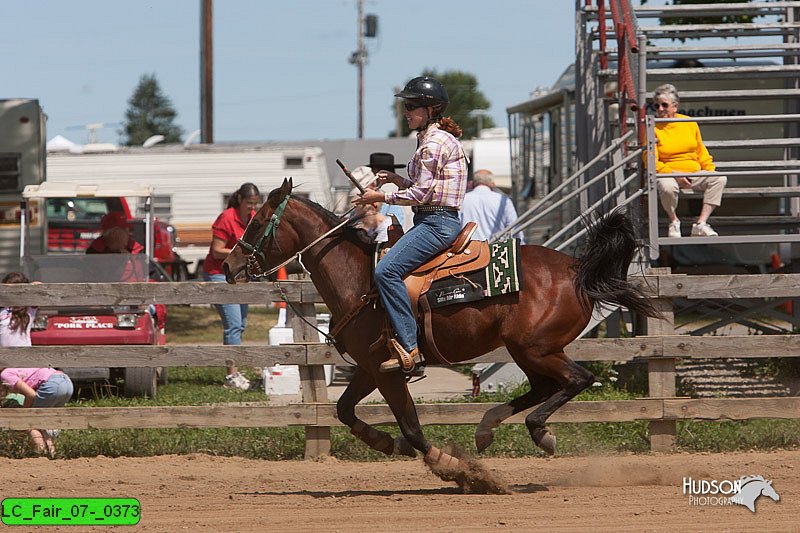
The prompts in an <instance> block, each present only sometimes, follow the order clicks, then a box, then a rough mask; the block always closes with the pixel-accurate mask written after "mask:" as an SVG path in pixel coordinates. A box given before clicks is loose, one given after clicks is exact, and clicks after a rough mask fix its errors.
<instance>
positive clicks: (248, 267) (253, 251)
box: [236, 194, 355, 279]
mask: <svg viewBox="0 0 800 533" xmlns="http://www.w3.org/2000/svg"><path fill="white" fill-rule="evenodd" d="M290 196H291V194H287V195H286V197H285V198H284V199H283V200H282V201H281V203H280V204H278V207H277V208H275V211H273V213H272V216H271V217H270V219H269V224H267V227H266V228H265V229H264V233H262V234H261V237H259V238H258V240H257V241H256V243H255V244H250V243H248V242H246V241H245V240H244V235H242V238H241V239H238V240H237V241H236V244H237V245H239V246H241V247H242V248H244V250H245V251H246V252H248V253H249V254H250V255H248V256H247V263H246V264H245V274H247V276H248V277H250V278H252V279H263V278H266V277H268V276H270V275H272V274H274V273H275V272H277V271H278V270H280V269H281V268H283V267H285V266H286V265H288V264H289V263H291V262H292V261H295V260H297V262H298V263H300V266H303V261H302V255H303V254H304V253H305V252H307V251H308V250H310V249H311V248H313V247H314V246H316V245H317V243H319V242H320V241H321V240H323V239H325V238H326V237H328V236H329V235H331V234H332V233H334V232H335V231H337V230H338V229H339V228H341V227H342V226H344V225H345V224H347V223H348V222H349V220H348V219H347V215H348V214H349V213H350V211H352V210H353V209H355V207H352V208H350V210H348V211H347V213H345V214H344V215H342V217H343V218H344V220H343V221H342V222H341V223H340V224H337V225H336V226H334V227H332V228H331V229H329V230H328V231H326V232H325V233H323V234H322V235H320V236H319V237H317V238H316V239H314V240H313V241H311V243H309V244H308V245H307V246H306V247H305V248H303V249H302V250H300V251H299V252H297V253H296V254H294V255H293V256H292V257H290V258H289V259H287V260H286V261H284V262H283V263H281V264H279V265H277V266H275V267H273V268H271V269H270V270H268V271H267V272H264V270H263V269H262V268H261V263H259V261H258V259H259V258H261V259H262V260H263V261H264V262H266V261H267V256H266V255H264V252H263V249H264V245H265V244H266V243H267V241H268V239H270V238H271V239H273V240H274V239H275V236H276V235H277V233H278V226H279V225H280V223H281V217H282V216H283V212H284V211H285V210H286V205H287V204H288V203H289V197H290ZM245 233H247V232H246V231H245ZM303 270H306V268H305V266H303Z"/></svg>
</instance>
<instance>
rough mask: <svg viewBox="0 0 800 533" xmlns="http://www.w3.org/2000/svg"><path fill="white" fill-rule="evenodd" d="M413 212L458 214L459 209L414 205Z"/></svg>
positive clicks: (444, 206)
mask: <svg viewBox="0 0 800 533" xmlns="http://www.w3.org/2000/svg"><path fill="white" fill-rule="evenodd" d="M411 210H412V211H413V212H415V213H438V212H442V211H451V212H453V213H458V208H457V207H451V206H449V205H414V206H411Z"/></svg>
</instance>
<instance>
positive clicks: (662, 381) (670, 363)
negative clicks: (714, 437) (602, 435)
mask: <svg viewBox="0 0 800 533" xmlns="http://www.w3.org/2000/svg"><path fill="white" fill-rule="evenodd" d="M670 273H671V271H670V269H669V268H663V267H661V268H650V269H648V270H647V274H648V275H655V276H663V275H669V274H670ZM653 305H654V306H655V308H656V309H657V310H658V311H659V312H660V313H661V314H662V315H663V317H664V318H663V319H656V318H648V319H647V334H648V335H650V336H654V335H674V334H675V313H674V309H673V305H672V300H670V299H669V298H657V299H655V300H653ZM647 383H648V395H649V396H650V397H651V398H673V397H675V358H674V357H656V358H652V357H651V358H649V359H648V360H647ZM676 435H677V431H676V422H675V420H654V421H652V422H650V450H651V451H654V452H663V451H669V450H671V449H672V447H673V446H674V445H675V437H676Z"/></svg>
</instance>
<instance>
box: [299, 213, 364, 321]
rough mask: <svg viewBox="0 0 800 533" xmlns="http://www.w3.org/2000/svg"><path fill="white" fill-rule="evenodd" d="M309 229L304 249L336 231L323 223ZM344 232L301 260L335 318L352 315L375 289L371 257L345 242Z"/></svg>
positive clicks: (351, 243) (336, 233)
mask: <svg viewBox="0 0 800 533" xmlns="http://www.w3.org/2000/svg"><path fill="white" fill-rule="evenodd" d="M310 226H311V229H308V230H306V233H307V234H300V237H301V240H302V241H303V242H304V243H305V244H304V246H307V245H308V244H310V243H311V242H313V241H314V240H315V239H316V238H318V237H319V236H320V235H322V234H323V233H325V232H326V231H328V230H330V229H331V228H333V227H334V226H333V225H332V224H328V223H326V222H324V221H320V223H319V224H312V225H310ZM341 231H343V230H339V231H336V232H335V233H334V234H333V235H332V236H331V237H328V238H326V239H323V240H322V241H321V242H320V243H318V244H317V245H315V246H313V247H312V248H311V249H310V250H308V251H307V252H305V253H304V254H303V256H302V258H301V259H302V261H303V265H304V266H305V267H306V269H308V271H309V272H310V273H311V279H312V281H313V282H314V286H315V287H316V288H317V292H319V294H320V296H322V299H323V300H324V301H325V304H326V305H327V306H328V308H329V309H330V310H331V312H332V313H333V314H334V315H340V314H342V313H346V312H348V311H350V310H351V308H352V307H353V306H354V305H356V303H357V302H358V301H359V300H360V298H361V296H362V295H364V294H366V293H367V292H368V291H369V290H370V287H371V286H372V283H371V272H370V257H369V255H368V254H367V253H366V252H365V251H364V249H363V247H361V246H359V245H358V244H355V243H353V242H350V241H348V240H347V239H345V238H342V236H341Z"/></svg>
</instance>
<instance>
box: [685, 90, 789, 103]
mask: <svg viewBox="0 0 800 533" xmlns="http://www.w3.org/2000/svg"><path fill="white" fill-rule="evenodd" d="M798 96H800V89H733V90H729V91H681V102H688V101H697V100H712V101H715V102H716V101H719V100H750V99H759V100H764V99H770V100H781V99H789V98H795V97H798Z"/></svg>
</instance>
